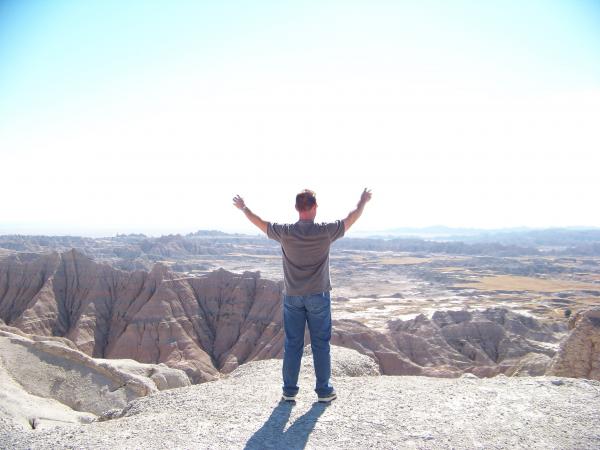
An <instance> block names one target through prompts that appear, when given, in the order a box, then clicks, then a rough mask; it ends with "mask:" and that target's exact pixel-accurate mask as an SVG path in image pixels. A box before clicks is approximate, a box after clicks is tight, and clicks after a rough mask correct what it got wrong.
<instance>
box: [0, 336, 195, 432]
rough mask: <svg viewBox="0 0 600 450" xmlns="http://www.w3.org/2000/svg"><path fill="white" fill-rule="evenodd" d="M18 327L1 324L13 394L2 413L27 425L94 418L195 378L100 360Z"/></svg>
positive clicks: (0, 387)
mask: <svg viewBox="0 0 600 450" xmlns="http://www.w3.org/2000/svg"><path fill="white" fill-rule="evenodd" d="M12 330H13V329H12V328H10V327H7V326H4V325H2V326H0V398H5V399H6V400H7V401H6V402H4V401H3V402H2V407H1V408H0V415H4V416H8V417H12V418H13V419H15V420H16V421H17V422H18V423H20V424H21V425H24V426H26V427H28V426H30V427H32V428H39V426H42V425H46V424H56V423H57V422H83V421H89V420H91V418H93V416H92V414H94V415H99V414H101V413H103V412H104V411H106V410H109V409H114V408H123V407H124V406H125V405H126V404H127V403H128V402H130V401H131V400H133V399H135V398H138V397H143V396H146V395H149V394H153V393H156V392H158V391H159V390H164V389H172V388H176V387H184V386H189V385H190V384H191V383H190V380H189V378H188V377H187V375H186V374H185V373H184V372H183V371H181V370H177V369H172V368H169V367H167V366H164V365H147V364H140V363H137V362H135V361H131V360H124V361H122V360H110V361H109V360H98V359H94V358H91V357H89V356H88V355H86V354H84V353H82V352H80V351H78V350H75V349H73V348H72V347H71V346H72V345H73V344H70V345H66V344H65V343H63V342H62V340H61V339H60V338H58V339H57V338H49V339H45V338H44V337H41V336H30V337H28V336H26V335H24V333H22V332H21V333H19V334H17V333H12V332H11V331H12ZM64 341H66V340H64ZM36 405H37V406H36ZM78 412H80V413H78ZM85 412H87V413H91V414H84V413H85Z"/></svg>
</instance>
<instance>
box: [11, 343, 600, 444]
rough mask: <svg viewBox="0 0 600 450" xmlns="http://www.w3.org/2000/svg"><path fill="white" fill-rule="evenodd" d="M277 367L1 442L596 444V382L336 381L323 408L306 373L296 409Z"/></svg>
mask: <svg viewBox="0 0 600 450" xmlns="http://www.w3.org/2000/svg"><path fill="white" fill-rule="evenodd" d="M333 351H334V359H338V358H336V357H337V356H338V355H337V354H336V349H335V348H334V350H333ZM345 351H346V352H350V350H345ZM352 359H353V358H352ZM358 360H360V359H358ZM358 360H357V361H358ZM308 362H310V359H308ZM361 367H362V364H361V363H359V365H358V368H359V370H361ZM280 368H281V367H280V364H279V362H278V361H255V362H250V363H248V364H245V365H243V366H241V367H240V368H239V369H238V370H236V371H235V372H233V373H232V374H231V376H228V377H224V378H223V379H220V380H218V381H216V382H214V383H203V384H200V385H195V386H190V387H185V388H182V389H175V390H172V391H165V392H158V393H156V394H154V395H151V396H147V397H142V398H139V399H136V400H133V401H132V402H130V403H129V404H128V405H127V407H125V408H124V409H123V410H121V411H120V413H119V414H117V415H115V416H114V417H118V418H115V419H113V420H107V421H103V422H99V421H94V422H93V423H90V424H86V425H80V426H69V427H55V428H53V429H51V430H42V431H38V430H31V429H30V430H22V429H21V430H12V429H11V428H10V424H6V426H5V427H4V428H3V427H2V426H0V442H1V443H2V446H3V447H6V448H10V449H48V448H53V449H54V448H77V449H79V448H85V449H87V448H94V449H132V448H136V449H137V448H143V449H163V448H194V449H195V448H211V449H213V448H214V449H266V448H284V449H304V448H318V449H320V448H327V449H354V448H359V449H363V448H368V449H396V448H419V449H446V448H453V449H477V448H493V449H505V448H527V449H547V448H561V449H563V448H568V449H575V448H576V449H592V448H598V443H599V442H600V441H599V439H600V436H599V434H598V430H599V429H600V415H599V414H598V411H599V410H600V396H599V395H598V390H599V389H600V382H597V381H590V380H581V379H568V378H555V377H535V378H527V377H523V378H520V377H514V378H509V377H504V376H501V377H495V378H487V379H477V378H475V377H474V376H470V377H461V378H453V379H448V378H446V379H441V378H430V377H411V376H403V377H395V376H358V377H349V376H337V377H333V384H334V386H335V389H336V391H337V394H338V399H337V400H335V401H333V402H332V403H331V404H330V405H329V406H325V405H323V404H321V403H318V402H316V399H317V397H316V395H315V393H314V391H313V389H314V387H315V380H314V373H313V371H312V368H311V367H310V365H305V366H304V367H303V370H302V371H301V373H300V377H299V387H300V392H299V393H298V396H297V398H296V402H295V404H291V403H288V402H280V401H279V400H280V398H281V370H280ZM1 424H2V422H1V418H0V425H1Z"/></svg>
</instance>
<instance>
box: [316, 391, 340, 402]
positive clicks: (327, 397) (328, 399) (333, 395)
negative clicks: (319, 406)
mask: <svg viewBox="0 0 600 450" xmlns="http://www.w3.org/2000/svg"><path fill="white" fill-rule="evenodd" d="M336 398H337V394H336V393H335V391H331V394H327V395H323V396H320V395H319V403H331V402H332V401H334V400H335V399H336Z"/></svg>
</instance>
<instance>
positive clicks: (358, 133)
mask: <svg viewBox="0 0 600 450" xmlns="http://www.w3.org/2000/svg"><path fill="white" fill-rule="evenodd" d="M0 61H1V69H0V192H1V193H2V195H1V198H2V199H1V201H0V233H52V234H65V233H78V234H88V235H98V234H100V235H102V234H104V235H111V234H114V233H116V232H144V233H148V234H161V233H174V232H184V233H185V232H190V231H195V230H198V229H208V228H217V229H222V230H226V231H234V230H237V231H253V232H254V231H256V232H258V230H256V229H253V228H252V225H251V224H249V223H248V222H246V219H245V218H244V217H243V215H242V213H240V212H239V211H237V210H236V209H235V208H234V207H233V206H232V202H231V199H232V197H233V196H234V195H235V194H240V195H242V196H243V197H244V198H245V199H246V202H247V204H248V205H249V206H250V207H251V208H252V209H253V210H254V211H255V212H257V213H258V214H259V215H261V216H262V217H263V218H264V219H266V220H272V221H280V222H283V221H294V220H296V215H295V211H294V209H293V202H294V196H295V194H296V192H297V191H299V190H301V189H303V188H305V187H308V188H311V189H314V190H315V191H316V192H317V198H318V200H319V204H320V208H319V216H318V219H321V220H330V219H337V218H343V217H344V216H345V215H346V214H347V213H348V212H349V211H350V210H351V209H352V207H353V206H354V205H355V204H356V202H357V200H358V198H359V195H360V192H361V190H362V188H363V187H365V186H368V187H370V188H372V190H373V200H372V202H371V204H370V205H369V206H368V209H367V210H366V212H365V214H364V216H363V218H361V220H360V221H359V222H357V224H356V225H355V228H356V230H361V229H362V230H380V229H387V228H393V227H403V226H425V225H434V224H444V225H450V226H471V227H505V226H532V227H537V226H564V225H584V226H600V207H598V204H599V200H598V195H599V194H600V176H599V175H598V172H599V171H600V3H598V2H597V1H593V0H589V1H586V0H564V1H558V0H557V1H553V0H540V1H527V0H518V1H502V2H500V1H498V2H487V1H486V2H483V1H476V0H473V1H447V0H439V1H401V0H395V1H392V0H388V1H381V0H369V1H351V0H340V1H329V0H318V1H301V2H279V1H228V2H214V1H189V2H178V1H141V0H140V1H123V0H119V1H106V0H104V1H75V0H72V1H60V0H53V1H42V0H39V1H35V0H31V1H19V0H13V1H6V0H5V1H2V2H0Z"/></svg>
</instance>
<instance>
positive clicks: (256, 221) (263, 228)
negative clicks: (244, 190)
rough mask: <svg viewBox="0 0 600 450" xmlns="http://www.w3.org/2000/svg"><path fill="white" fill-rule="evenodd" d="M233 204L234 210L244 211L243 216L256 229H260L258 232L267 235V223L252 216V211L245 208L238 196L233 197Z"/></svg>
mask: <svg viewBox="0 0 600 450" xmlns="http://www.w3.org/2000/svg"><path fill="white" fill-rule="evenodd" d="M233 204H234V206H235V207H236V208H238V209H241V210H242V211H244V214H246V217H247V218H248V220H249V221H250V222H252V223H253V224H254V225H256V226H257V227H258V228H260V231H262V232H263V233H265V234H266V233H267V227H268V226H269V223H268V222H265V221H264V220H262V219H261V218H260V217H258V216H257V215H256V214H254V213H253V212H252V211H250V208H248V207H247V206H246V204H245V203H244V199H243V198H242V197H240V196H239V195H236V196H235V197H233Z"/></svg>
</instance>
